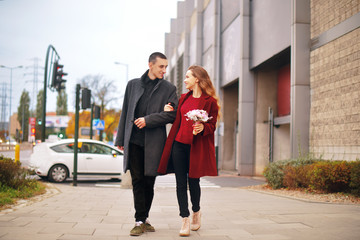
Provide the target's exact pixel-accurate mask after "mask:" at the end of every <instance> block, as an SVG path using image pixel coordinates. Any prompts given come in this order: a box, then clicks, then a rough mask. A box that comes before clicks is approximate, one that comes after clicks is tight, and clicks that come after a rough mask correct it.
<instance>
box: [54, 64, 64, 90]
mask: <svg viewBox="0 0 360 240" xmlns="http://www.w3.org/2000/svg"><path fill="white" fill-rule="evenodd" d="M63 68H64V65H61V64H59V63H58V61H56V62H54V68H53V75H52V80H51V87H52V88H55V89H56V91H58V92H60V91H61V89H65V82H66V80H65V79H63V77H64V76H66V75H67V73H64V71H63Z"/></svg>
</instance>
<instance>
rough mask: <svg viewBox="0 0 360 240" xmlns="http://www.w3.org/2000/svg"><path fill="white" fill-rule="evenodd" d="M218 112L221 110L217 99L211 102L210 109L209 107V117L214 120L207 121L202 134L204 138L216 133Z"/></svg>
mask: <svg viewBox="0 0 360 240" xmlns="http://www.w3.org/2000/svg"><path fill="white" fill-rule="evenodd" d="M218 110H219V108H218V105H217V102H216V100H215V99H213V100H212V101H211V102H210V107H209V116H210V117H212V118H211V119H210V120H209V121H207V122H206V123H204V131H203V134H202V135H203V136H206V135H209V134H213V133H214V132H215V129H216V122H217V116H218Z"/></svg>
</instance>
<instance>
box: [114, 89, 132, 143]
mask: <svg viewBox="0 0 360 240" xmlns="http://www.w3.org/2000/svg"><path fill="white" fill-rule="evenodd" d="M129 91H130V90H129V84H128V85H127V86H126V90H125V96H124V102H123V107H122V110H121V116H120V120H119V125H118V130H117V135H116V139H115V143H114V145H115V146H124V135H125V123H126V116H127V110H128V102H129Z"/></svg>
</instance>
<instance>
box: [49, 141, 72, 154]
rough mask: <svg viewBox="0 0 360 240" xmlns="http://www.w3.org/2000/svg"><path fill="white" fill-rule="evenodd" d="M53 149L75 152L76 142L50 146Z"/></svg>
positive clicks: (61, 151) (60, 151)
mask: <svg viewBox="0 0 360 240" xmlns="http://www.w3.org/2000/svg"><path fill="white" fill-rule="evenodd" d="M50 148H51V149H52V150H54V151H55V152H58V153H74V144H73V143H70V144H61V145H56V146H52V147H50Z"/></svg>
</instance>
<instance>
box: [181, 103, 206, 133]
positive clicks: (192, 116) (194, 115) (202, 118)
mask: <svg viewBox="0 0 360 240" xmlns="http://www.w3.org/2000/svg"><path fill="white" fill-rule="evenodd" d="M185 117H186V120H187V121H189V120H192V121H193V122H194V124H193V126H194V125H196V124H198V123H200V122H207V121H208V120H210V119H212V117H209V115H208V113H207V112H206V111H205V110H200V109H194V110H191V111H189V112H187V113H186V114H185ZM193 134H194V135H196V134H197V133H196V131H195V130H193Z"/></svg>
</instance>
